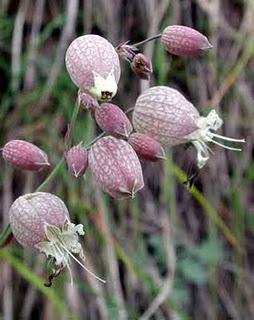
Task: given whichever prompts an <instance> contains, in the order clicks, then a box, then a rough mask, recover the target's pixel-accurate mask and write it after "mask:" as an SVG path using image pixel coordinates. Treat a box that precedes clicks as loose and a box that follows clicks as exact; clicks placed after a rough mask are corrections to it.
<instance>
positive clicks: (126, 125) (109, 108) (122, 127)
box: [95, 103, 132, 138]
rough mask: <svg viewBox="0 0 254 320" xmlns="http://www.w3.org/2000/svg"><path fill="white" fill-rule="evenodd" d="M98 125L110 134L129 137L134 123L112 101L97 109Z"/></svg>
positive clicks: (96, 118)
mask: <svg viewBox="0 0 254 320" xmlns="http://www.w3.org/2000/svg"><path fill="white" fill-rule="evenodd" d="M95 120H96V122H97V124H98V126H99V127H100V128H101V129H102V130H103V131H105V132H106V133H108V134H112V135H115V136H117V137H124V138H128V137H129V135H130V133H131V132H132V125H131V123H130V120H129V119H128V118H127V116H126V115H125V113H124V112H123V111H122V110H121V109H120V108H119V107H118V106H116V105H114V104H112V103H103V104H101V105H100V106H99V107H98V108H96V109H95Z"/></svg>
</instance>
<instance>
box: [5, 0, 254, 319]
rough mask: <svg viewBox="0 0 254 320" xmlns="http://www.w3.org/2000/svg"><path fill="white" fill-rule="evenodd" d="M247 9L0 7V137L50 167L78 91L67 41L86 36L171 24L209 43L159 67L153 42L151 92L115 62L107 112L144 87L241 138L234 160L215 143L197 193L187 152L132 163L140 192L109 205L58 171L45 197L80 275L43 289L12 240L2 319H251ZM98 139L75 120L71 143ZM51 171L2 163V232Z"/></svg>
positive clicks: (109, 4)
mask: <svg viewBox="0 0 254 320" xmlns="http://www.w3.org/2000/svg"><path fill="white" fill-rule="evenodd" d="M253 21H254V1H253V0H223V1H222V0H221V1H220V0H193V1H191V0H181V1H177V0H137V1H134V0H133V1H132V0H129V1H127V0H83V1H82V0H80V1H78V0H69V1H68V0H66V1H60V0H59V1H58V0H52V1H47V0H22V1H14V0H1V1H0V72H1V73H0V88H1V90H0V132H1V134H0V139H1V145H4V143H5V142H7V141H8V140H10V139H14V138H18V139H25V140H28V141H30V142H33V143H35V144H37V145H38V146H40V147H41V148H42V149H44V150H45V151H46V152H47V153H48V155H49V157H50V162H51V163H52V164H53V165H56V164H57V163H58V161H59V160H60V159H61V156H62V154H63V151H64V148H65V145H64V137H65V133H66V130H67V126H68V123H69V122H70V118H71V114H72V111H73V108H74V105H75V99H76V96H77V88H76V87H75V86H74V85H73V84H72V82H71V80H70V78H69V76H68V74H67V72H66V69H65V65H64V55H65V51H66V48H67V47H68V45H69V44H70V42H71V41H72V40H73V39H74V38H75V37H76V36H78V35H82V34H87V33H96V34H99V35H102V36H104V37H106V38H107V39H108V40H109V41H110V42H111V43H112V44H113V45H114V46H116V45H118V44H119V43H120V42H123V41H127V40H130V41H131V43H135V42H138V41H141V40H143V39H145V38H147V37H149V36H152V35H155V34H157V33H160V32H161V31H162V30H163V28H164V27H166V26H167V25H173V24H183V25H186V26H190V27H193V28H195V29H197V30H199V31H200V32H202V33H203V34H205V35H207V36H208V38H209V40H210V42H211V43H212V45H213V49H212V50H210V51H209V52H207V53H205V54H204V55H202V56H200V57H197V58H194V59H184V58H179V57H175V56H169V55H168V54H167V53H166V52H165V50H164V49H163V47H162V46H161V45H160V42H159V41H158V40H157V41H155V42H149V43H147V44H146V45H145V46H143V47H142V51H143V52H144V53H145V54H146V55H147V56H148V57H150V58H152V61H153V68H154V73H153V75H152V78H151V81H150V84H149V82H147V81H140V80H139V79H138V78H137V77H136V76H135V75H134V74H133V73H132V71H131V69H130V67H129V65H128V64H127V63H126V62H124V61H123V62H122V76H121V79H120V83H119V90H118V94H117V96H116V97H115V98H114V99H113V103H115V104H117V105H119V106H121V108H122V109H124V110H126V109H128V108H131V107H133V106H134V103H135V100H136V98H137V96H138V95H139V94H140V92H141V91H142V90H143V89H145V88H147V87H148V86H149V85H151V86H152V85H155V84H156V85H162V84H163V85H169V86H172V87H174V88H177V89H178V90H180V91H181V92H182V93H183V94H184V95H185V96H186V97H187V98H188V99H189V100H191V101H192V102H193V104H194V105H195V106H196V107H197V108H198V110H199V111H200V112H201V114H204V115H206V114H207V113H208V112H209V111H210V110H211V108H215V109H216V110H217V111H218V112H219V114H220V115H221V116H222V118H223V119H224V126H223V128H222V133H223V134H225V135H227V136H231V137H235V138H243V137H245V138H246V139H247V143H246V144H245V145H244V147H243V152H241V153H236V152H231V151H225V150H223V149H221V148H219V147H216V146H213V147H212V149H213V151H214V154H213V155H212V156H211V158H210V160H209V161H208V163H207V166H206V167H205V168H204V169H203V170H202V171H201V174H200V176H199V178H198V180H197V181H196V183H195V186H194V187H193V188H192V189H188V188H186V187H185V185H184V184H183V183H182V182H183V181H184V180H185V179H186V175H185V173H184V172H187V171H188V169H189V168H190V166H191V165H192V163H193V161H195V157H196V154H195V150H194V149H193V148H189V149H186V148H184V146H178V147H174V148H173V149H170V148H168V149H167V160H165V161H162V162H159V163H156V164H154V163H149V162H142V167H143V171H144V177H145V188H144V189H143V190H142V191H141V192H139V193H138V194H137V196H136V198H135V199H134V200H122V201H115V200H112V199H111V198H110V197H109V196H107V195H106V194H104V193H102V192H101V190H99V189H98V188H97V187H96V185H95V183H94V181H93V179H92V177H91V173H90V172H89V170H88V172H87V173H86V175H85V178H84V179H83V178H81V179H78V180H76V179H75V178H73V177H71V176H69V174H68V172H67V170H66V167H65V165H62V166H61V168H60V170H59V173H58V175H57V177H56V178H55V179H53V180H52V181H51V182H50V183H49V184H48V185H47V186H46V188H45V189H44V190H45V191H47V192H52V193H54V194H56V195H58V196H59V197H61V198H62V199H63V200H64V201H65V203H66V205H67V206H68V208H69V211H70V213H71V217H72V221H73V222H75V223H83V224H84V226H85V231H86V234H85V237H84V239H83V241H82V245H83V247H84V251H85V254H86V266H88V267H89V268H90V269H91V270H93V271H94V272H95V273H96V274H98V275H100V276H102V277H103V278H104V279H106V280H107V283H106V284H105V285H103V284H101V283H99V282H98V281H96V280H95V279H94V278H92V277H90V276H89V275H88V274H87V273H86V272H85V271H83V270H82V269H81V268H80V267H79V266H78V265H77V264H75V263H74V262H73V263H72V270H73V274H74V286H71V285H70V279H69V274H68V272H64V273H62V274H61V275H60V276H59V277H58V278H57V279H55V281H54V284H53V286H52V287H51V288H46V287H44V285H43V284H44V282H45V281H46V279H47V271H46V269H47V265H46V261H45V257H44V256H43V255H39V254H37V252H35V251H33V250H23V249H22V248H21V246H20V245H18V244H17V243H16V242H15V241H13V242H12V243H11V245H10V246H8V247H6V248H5V249H1V250H0V297H1V305H0V319H4V320H12V319H38V320H51V319H52V320H58V319H59V320H60V319H89V320H90V319H112V320H114V319H123V320H125V319H131V320H132V319H142V320H145V319H154V320H164V319H174V320H175V319H207V320H210V319H211V320H212V319H235V320H237V319H241V320H249V319H254V278H253V270H254V269H253V267H254V192H253V191H254V188H253V187H254V160H253V158H254V157H253V151H254V148H253V146H254V144H253V138H254V104H253V97H254V60H253V57H254V28H253ZM98 133H100V131H99V130H98V128H96V126H95V124H94V121H93V119H92V118H91V116H90V114H89V113H88V112H87V111H85V110H81V112H80V113H79V116H78V121H77V124H76V126H75V129H74V135H73V137H74V139H73V140H74V141H73V142H74V143H79V142H80V141H84V142H85V143H88V142H89V141H91V140H92V139H93V137H95V136H96V135H97V134H98ZM51 170H52V168H50V169H48V170H44V171H42V172H39V173H26V172H22V171H19V170H15V169H13V168H11V167H10V166H8V165H7V164H5V163H4V162H3V160H2V159H1V172H0V177H1V180H0V191H1V195H0V204H1V215H0V225H1V229H3V228H4V226H6V225H7V223H8V209H9V207H10V205H11V203H12V202H13V201H14V200H15V199H16V198H17V197H18V196H20V195H22V194H25V193H28V192H33V191H34V190H35V189H36V187H38V185H39V184H40V183H41V182H42V181H43V180H44V179H45V178H46V177H47V175H48V174H49V173H50V171H51Z"/></svg>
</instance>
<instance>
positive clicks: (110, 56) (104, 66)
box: [65, 34, 121, 101]
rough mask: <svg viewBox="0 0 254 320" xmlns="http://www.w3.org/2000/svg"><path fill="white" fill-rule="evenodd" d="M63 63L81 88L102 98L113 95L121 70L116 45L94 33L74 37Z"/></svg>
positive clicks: (97, 97) (108, 98) (107, 98)
mask: <svg viewBox="0 0 254 320" xmlns="http://www.w3.org/2000/svg"><path fill="white" fill-rule="evenodd" d="M65 62H66V68H67V70H68V72H69V74H70V77H71V79H72V81H73V82H74V83H75V84H76V86H77V87H79V89H80V90H81V91H85V92H88V93H90V94H91V95H93V96H94V97H95V98H96V99H98V100H102V101H108V100H111V99H112V98H113V97H114V95H115V94H116V92H117V84H118V81H119V78H120V73H121V70H120V63H119V58H118V55H117V53H116V51H115V48H114V47H113V46H112V44H111V43H110V42H109V41H108V40H106V39H105V38H102V37H100V36H98V35H95V34H88V35H84V36H81V37H78V38H76V39H75V40H73V41H72V43H71V44H70V46H69V48H68V49H67V52H66V56H65Z"/></svg>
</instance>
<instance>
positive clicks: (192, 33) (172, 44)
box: [161, 25, 212, 57]
mask: <svg viewBox="0 0 254 320" xmlns="http://www.w3.org/2000/svg"><path fill="white" fill-rule="evenodd" d="M161 43H162V44H163V45H164V47H165V49H166V50H167V51H168V52H169V53H171V54H175V55H177V56H187V57H192V56H196V55H198V54H200V53H202V52H204V51H205V50H208V49H211V48H212V45H211V44H210V42H209V41H208V39H207V37H205V36H204V35H203V34H201V33H200V32H198V31H197V30H195V29H192V28H189V27H186V26H178V25H175V26H168V27H167V28H165V29H164V30H163V32H162V36H161Z"/></svg>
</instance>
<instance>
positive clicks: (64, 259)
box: [54, 242, 73, 285]
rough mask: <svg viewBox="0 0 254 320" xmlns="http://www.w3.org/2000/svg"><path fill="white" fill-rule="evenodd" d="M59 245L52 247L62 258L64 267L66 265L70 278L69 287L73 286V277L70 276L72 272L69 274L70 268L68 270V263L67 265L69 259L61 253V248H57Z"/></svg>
mask: <svg viewBox="0 0 254 320" xmlns="http://www.w3.org/2000/svg"><path fill="white" fill-rule="evenodd" d="M59 245H61V243H60V242H59V243H55V245H54V247H55V248H56V250H57V251H58V253H59V254H60V256H61V257H62V259H63V261H64V265H66V267H67V269H68V271H69V274H70V278H71V285H73V276H72V272H71V268H70V263H69V259H68V258H66V257H65V255H64V253H63V252H62V250H61V248H59Z"/></svg>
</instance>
